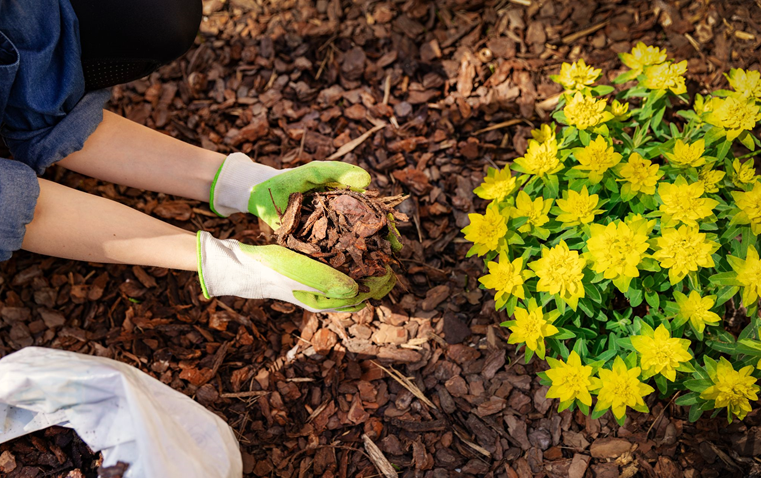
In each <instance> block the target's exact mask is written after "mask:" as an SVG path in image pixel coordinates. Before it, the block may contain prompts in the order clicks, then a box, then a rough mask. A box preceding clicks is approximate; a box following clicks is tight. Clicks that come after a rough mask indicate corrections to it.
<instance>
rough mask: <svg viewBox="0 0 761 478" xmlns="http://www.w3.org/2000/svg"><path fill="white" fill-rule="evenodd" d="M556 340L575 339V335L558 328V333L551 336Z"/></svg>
mask: <svg viewBox="0 0 761 478" xmlns="http://www.w3.org/2000/svg"><path fill="white" fill-rule="evenodd" d="M552 338H553V339H556V340H566V339H573V338H576V334H574V333H573V332H571V331H570V330H568V329H565V328H563V327H558V333H557V334H555V335H553V336H552Z"/></svg>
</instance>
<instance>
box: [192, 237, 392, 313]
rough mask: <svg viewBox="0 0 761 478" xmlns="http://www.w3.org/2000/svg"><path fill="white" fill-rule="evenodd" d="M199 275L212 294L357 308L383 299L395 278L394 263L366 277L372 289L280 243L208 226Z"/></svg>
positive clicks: (322, 308) (319, 308) (316, 308)
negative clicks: (240, 237)
mask: <svg viewBox="0 0 761 478" xmlns="http://www.w3.org/2000/svg"><path fill="white" fill-rule="evenodd" d="M198 276H199V278H200V280H201V288H202V290H203V294H204V296H205V297H206V298H207V299H208V298H211V297H216V296H222V295H234V296H238V297H243V298H246V299H277V300H282V301H285V302H290V303H291V304H294V305H298V306H299V307H303V308H304V309H307V310H309V311H311V312H356V311H358V310H362V309H363V308H364V306H365V304H364V302H365V301H366V300H368V299H371V298H372V299H381V298H382V297H384V296H385V295H386V294H388V293H389V292H390V291H391V289H393V288H394V285H395V284H396V276H395V275H394V273H393V272H391V269H388V273H387V274H386V275H385V276H383V277H372V278H370V279H367V280H365V281H363V285H364V286H365V287H366V288H367V289H369V291H368V292H362V293H359V285H358V284H357V283H356V282H355V281H354V280H353V279H352V278H350V277H349V276H347V275H345V274H343V273H341V272H339V271H337V270H336V269H333V268H332V267H330V266H328V265H326V264H323V263H322V262H318V261H316V260H314V259H310V258H309V257H307V256H305V255H302V254H299V253H298V252H294V251H291V250H290V249H286V248H284V247H281V246H275V245H269V246H249V245H246V244H241V243H240V242H238V241H236V240H233V239H228V240H224V241H222V240H219V239H215V238H214V237H212V235H211V234H209V233H208V232H202V231H201V232H199V233H198Z"/></svg>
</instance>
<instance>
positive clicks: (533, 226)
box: [462, 42, 761, 423]
mask: <svg viewBox="0 0 761 478" xmlns="http://www.w3.org/2000/svg"><path fill="white" fill-rule="evenodd" d="M620 58H621V60H622V62H623V63H624V64H625V65H627V66H628V67H629V68H630V69H631V70H630V71H628V72H625V73H623V74H622V75H619V77H618V78H616V79H615V80H614V83H616V84H621V83H624V82H626V81H630V80H635V79H636V80H637V81H638V85H637V86H636V87H634V88H633V89H631V90H629V92H628V93H627V92H624V93H623V94H617V95H616V96H617V98H619V99H621V98H627V99H632V104H633V106H632V108H633V109H632V110H631V111H630V104H629V103H627V102H624V101H619V100H618V99H613V98H608V95H609V94H610V93H612V92H613V91H614V89H613V88H612V87H610V86H607V85H600V86H596V85H595V82H596V81H597V80H598V79H599V78H600V77H601V73H602V72H601V70H599V69H596V68H594V67H592V66H590V65H587V64H586V62H585V61H584V60H583V59H580V60H578V61H576V62H574V63H563V64H562V66H561V68H560V71H559V72H558V74H557V75H552V76H551V78H552V79H553V80H554V81H555V82H557V83H559V84H560V85H562V87H563V89H564V92H563V95H562V97H561V99H560V102H559V107H558V109H557V110H556V111H555V112H554V114H553V118H554V119H555V120H556V121H558V122H559V123H561V125H562V127H561V128H557V127H556V125H555V123H552V124H543V125H541V126H539V127H538V128H537V129H534V130H532V131H531V138H530V139H529V141H528V145H527V148H526V151H525V154H523V155H522V156H520V157H518V158H516V159H514V160H513V162H512V164H511V165H509V166H505V167H504V168H501V169H500V168H496V167H495V168H488V169H487V171H486V175H485V177H484V178H483V182H482V183H481V184H480V185H479V186H478V187H476V188H475V189H474V191H473V192H474V194H475V196H477V197H478V198H480V199H483V200H485V201H489V204H488V206H487V207H486V210H485V212H484V214H477V213H474V214H469V215H468V218H469V224H468V225H467V226H466V227H465V228H464V229H463V230H462V232H463V233H464V234H465V239H466V240H467V241H469V242H471V243H472V247H471V248H470V250H469V251H468V254H467V255H468V256H473V255H478V256H486V257H485V258H484V266H485V269H484V271H485V273H484V274H482V276H481V277H480V278H479V282H480V284H481V285H482V286H483V287H484V288H487V289H490V290H493V291H494V301H495V305H496V308H497V310H503V309H505V310H506V311H507V313H508V320H507V321H506V322H503V323H502V325H503V326H505V327H507V328H509V330H510V334H509V337H508V343H509V344H515V345H518V344H522V345H525V356H526V359H527V361H528V360H530V359H531V357H533V355H537V357H539V358H540V359H545V360H546V361H547V363H548V365H549V370H547V371H546V372H542V373H540V376H541V378H542V380H543V383H544V384H545V385H549V389H548V391H547V397H548V398H557V399H559V400H560V408H561V410H562V409H565V408H568V407H572V406H574V404H576V405H578V406H579V408H580V409H581V410H582V411H583V412H584V413H588V412H589V408H590V407H591V406H592V405H593V396H597V403H596V407H595V409H594V415H595V416H600V415H601V414H602V413H604V412H605V411H606V410H608V409H610V410H611V412H612V413H613V415H614V416H615V417H616V419H617V420H618V421H619V423H623V422H622V420H623V418H624V417H625V413H626V410H627V409H633V410H638V411H647V406H646V405H645V401H644V398H645V397H646V396H647V395H649V394H651V393H652V392H653V391H654V389H653V387H651V386H650V385H648V384H646V383H644V382H645V381H647V380H649V379H651V378H654V379H655V382H656V383H657V384H658V386H659V389H660V390H661V391H662V392H663V393H665V394H668V393H673V391H674V390H681V389H683V388H685V387H686V388H689V389H690V390H692V391H693V392H694V393H692V394H690V396H688V397H684V398H683V404H691V403H695V402H698V405H697V406H699V407H700V410H704V409H705V407H706V401H711V403H710V404H709V405H713V406H714V407H715V408H722V407H726V408H727V409H728V413H729V416H730V418H731V417H733V416H734V417H739V418H743V417H744V416H745V415H746V414H747V413H748V412H749V411H750V409H751V406H750V401H755V400H757V399H758V392H759V386H758V385H756V379H755V377H754V376H753V375H752V373H756V372H754V371H753V367H744V368H740V369H739V371H737V370H735V368H734V367H733V365H732V364H731V363H730V362H728V361H727V360H725V359H724V358H722V359H721V360H720V361H719V362H718V363H716V362H713V361H712V360H711V359H710V358H708V357H707V356H706V355H705V352H704V350H705V347H703V346H698V344H695V345H696V346H695V348H694V351H695V353H696V355H695V356H693V352H692V350H691V347H692V343H691V340H693V341H694V340H698V341H702V340H704V334H706V335H707V336H708V338H709V339H713V338H714V337H717V335H716V332H717V330H718V329H719V328H721V327H722V316H721V315H720V314H721V307H723V305H722V304H724V303H725V302H727V301H728V300H730V299H731V297H732V295H733V294H739V295H741V298H742V304H743V305H744V306H745V308H746V310H748V311H749V313H751V312H752V313H753V314H755V313H756V312H757V310H758V308H757V307H758V305H759V303H758V301H759V298H760V297H761V257H759V253H758V248H757V247H758V244H757V241H758V240H759V239H761V176H759V175H758V174H757V172H756V169H755V163H754V161H755V159H754V157H755V156H757V149H756V148H757V147H759V145H761V143H759V141H758V139H757V138H754V137H753V136H752V134H751V131H752V130H753V129H754V128H755V127H756V126H757V124H758V123H759V122H760V121H761V74H760V73H759V72H758V71H745V70H741V69H732V70H731V71H730V72H729V73H728V74H727V75H726V77H727V80H728V81H729V84H730V86H731V87H732V89H733V91H725V90H719V91H716V92H714V93H713V94H712V95H709V96H706V97H705V98H704V97H703V96H700V95H697V96H696V98H695V104H694V111H693V110H686V111H683V112H679V114H680V115H681V116H682V117H683V118H684V119H685V120H686V122H684V123H683V122H674V121H673V119H672V118H673V115H671V114H668V115H664V111H667V108H669V107H670V106H673V105H674V104H676V103H677V101H676V100H678V99H679V98H674V97H673V96H669V95H683V96H682V97H681V98H683V99H684V98H686V97H687V96H686V95H684V93H686V85H685V75H686V72H687V62H686V61H672V60H670V59H668V55H667V52H666V51H665V50H663V49H660V48H658V47H653V46H647V45H645V44H643V43H641V42H640V43H638V44H637V45H636V46H635V47H634V48H633V49H632V50H631V52H628V53H624V54H621V55H620ZM629 118H632V120H631V121H629ZM734 139H738V141H739V143H742V145H744V146H745V147H746V148H747V149H749V150H750V151H751V153H749V154H746V155H745V156H740V158H739V159H735V158H734V156H735V154H736V148H735V146H739V145H733V144H732V141H733V140H734ZM508 158H509V156H508ZM501 159H502V160H504V158H501ZM500 164H501V163H500ZM730 164H731V167H730V166H729V165H730ZM730 195H731V198H732V199H730ZM479 204H480V203H479ZM653 231H656V232H655V233H654V232H653ZM737 231H739V232H737ZM732 233H735V237H733V238H730V239H728V237H729V236H731V235H732ZM720 240H721V241H722V242H721V245H720V244H719V241H720ZM729 242H732V243H731V244H729ZM738 250H739V251H741V252H736V251H738ZM732 251H735V252H732ZM730 253H734V254H736V255H729V254H730ZM715 261H716V263H715ZM727 263H728V264H729V266H727ZM730 267H731V270H729V269H730ZM711 268H713V269H714V271H709V270H705V269H711ZM666 276H668V283H664V281H665V277H666ZM669 284H670V285H669ZM614 288H615V289H614ZM616 289H617V290H616ZM619 292H620V293H619ZM622 294H623V295H622ZM711 294H715V295H711ZM739 295H738V297H739ZM622 297H623V298H625V299H627V300H629V301H630V303H631V306H632V309H633V313H631V312H630V311H627V312H626V313H625V314H624V313H621V312H620V308H619V307H613V305H614V304H616V303H617V302H616V301H618V300H621V298H622ZM735 300H737V299H735ZM639 304H646V305H647V306H648V307H647V309H646V310H647V311H646V312H642V313H641V312H640V310H642V307H640V305H639ZM736 305H737V304H736ZM567 308H570V309H573V311H574V312H571V311H569V310H568V309H567ZM577 309H578V312H576V311H577ZM717 312H718V313H717ZM608 313H610V315H611V316H610V318H609V320H608V321H607V322H606V316H607V314H608ZM638 314H639V315H638ZM613 316H615V318H614V317H613ZM707 328H708V330H707ZM574 336H576V337H577V339H576V340H577V342H576V343H575V344H574V343H573V341H568V339H569V338H572V337H574ZM582 337H583V338H582ZM719 337H720V336H719ZM759 337H761V328H760V329H759V332H758V335H757V336H754V337H753V338H752V339H753V340H756V339H757V338H759ZM582 340H583V342H581V341H582ZM569 342H570V343H569ZM740 342H743V340H738V343H740ZM757 342H758V341H757ZM572 346H573V351H571V352H570V354H569V353H568V350H569V349H571V348H572ZM605 347H607V350H606V349H605ZM601 348H602V350H600V349H601ZM758 349H759V351H761V342H758ZM632 350H633V351H632ZM624 351H625V352H624ZM552 355H554V356H555V357H558V356H559V355H562V356H563V357H567V360H565V361H564V360H560V359H559V358H555V357H553V356H552ZM728 355H732V356H734V355H733V354H732V353H731V352H730V353H728ZM760 355H761V354H760ZM545 356H546V357H545ZM701 359H704V361H703V363H704V364H705V368H703V372H700V371H698V370H697V369H696V368H699V367H700V365H699V364H697V362H698V361H700V360H701ZM743 360H745V359H743ZM755 361H756V358H754V362H753V363H755ZM758 363H759V369H761V361H759V362H758ZM706 371H708V372H706ZM688 374H694V375H692V377H691V378H692V379H694V380H692V379H691V380H688V379H689V378H690V376H689V375H688ZM709 375H710V380H709V379H708V378H706V377H708V376H709ZM698 377H699V380H698ZM669 382H675V383H673V384H670V383H669ZM696 383H698V384H700V385H696ZM698 397H699V398H698ZM677 404H680V403H679V402H677ZM694 411H695V409H693V411H692V412H691V413H690V416H691V418H692V417H693V415H694Z"/></svg>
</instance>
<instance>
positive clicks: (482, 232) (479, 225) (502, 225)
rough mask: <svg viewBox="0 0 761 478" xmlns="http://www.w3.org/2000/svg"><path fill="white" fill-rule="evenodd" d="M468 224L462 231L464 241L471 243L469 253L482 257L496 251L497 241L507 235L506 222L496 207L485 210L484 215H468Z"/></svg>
mask: <svg viewBox="0 0 761 478" xmlns="http://www.w3.org/2000/svg"><path fill="white" fill-rule="evenodd" d="M468 219H469V220H470V224H469V225H467V226H465V227H464V228H463V230H462V232H463V234H465V239H466V240H468V241H470V242H472V243H473V247H472V248H471V250H470V252H469V254H470V253H473V254H478V255H479V256H483V255H484V254H486V253H487V252H489V251H496V250H497V247H498V246H499V240H500V239H502V238H503V237H505V234H507V221H506V220H505V217H504V216H503V215H502V214H500V213H499V211H498V210H497V208H496V207H488V208H486V214H485V215H483V216H482V215H481V214H468Z"/></svg>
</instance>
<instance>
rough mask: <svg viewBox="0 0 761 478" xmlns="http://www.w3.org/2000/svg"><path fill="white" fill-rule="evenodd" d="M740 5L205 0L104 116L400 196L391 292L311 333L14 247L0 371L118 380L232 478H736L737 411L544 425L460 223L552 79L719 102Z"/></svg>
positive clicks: (144, 206) (548, 95) (321, 320)
mask: <svg viewBox="0 0 761 478" xmlns="http://www.w3.org/2000/svg"><path fill="white" fill-rule="evenodd" d="M756 3H757V2H756ZM756 3H754V2H751V1H715V2H710V3H708V2H702V1H692V2H690V1H681V2H665V1H661V0H659V1H655V2H651V1H630V2H624V1H606V2H599V3H595V2H576V1H572V0H566V1H560V0H546V1H536V0H509V1H508V0H499V1H498V0H490V1H475V0H473V1H468V0H458V1H455V0H439V1H436V2H423V1H398V2H350V1H343V2H341V1H339V0H316V1H313V0H299V1H280V2H258V1H255V0H230V1H229V2H223V1H222V0H208V1H206V2H205V7H204V8H205V13H206V15H207V17H206V18H205V20H204V22H203V24H202V26H201V34H200V35H199V38H198V41H197V43H196V47H194V48H193V49H192V50H191V51H190V52H189V53H188V54H187V55H185V56H184V57H183V58H182V59H181V60H179V61H177V62H176V63H174V64H173V65H170V66H167V67H165V68H162V69H161V70H159V71H158V72H157V73H154V74H153V75H152V76H151V77H150V78H149V79H146V80H142V81H137V82H134V83H132V84H129V85H125V86H122V87H116V88H114V91H113V99H112V102H111V108H112V109H113V110H114V111H116V112H118V113H120V114H123V115H125V116H127V117H128V118H131V119H133V120H135V121H137V122H138V123H142V124H146V125H148V126H150V127H152V128H156V129H159V130H161V131H164V132H166V133H167V134H169V135H172V136H175V137H177V138H179V139H182V140H184V141H188V142H191V143H194V144H199V145H202V146H204V147H206V148H209V149H213V150H217V151H220V152H224V153H228V152H233V151H242V152H244V153H246V154H249V155H250V156H251V157H253V158H255V159H256V160H257V161H259V162H262V163H265V164H269V165H272V166H275V167H293V166H297V165H299V164H304V163H306V162H308V161H310V160H323V159H326V158H327V157H329V156H330V155H331V154H334V153H335V152H337V151H339V152H343V153H345V154H343V156H342V157H341V160H342V161H346V162H350V163H353V164H358V165H360V166H362V167H363V168H365V169H367V170H368V171H370V172H371V174H372V176H373V184H372V186H371V187H372V188H373V189H376V190H379V191H380V192H381V194H382V195H384V196H395V195H400V194H409V195H410V199H408V200H407V201H405V202H404V203H402V204H400V205H399V206H398V210H399V211H400V212H401V213H403V214H406V215H407V216H408V217H409V219H410V220H409V222H406V223H399V230H400V232H401V234H402V236H403V239H402V241H403V243H404V245H405V248H404V250H403V251H402V253H401V255H400V261H401V263H402V264H403V266H404V268H405V269H406V272H405V273H404V274H399V285H398V286H397V287H396V289H395V290H394V291H393V292H392V293H391V295H390V296H389V297H387V298H386V299H384V300H383V301H382V303H380V304H375V305H374V306H372V307H368V308H367V309H365V310H364V311H362V312H359V313H356V314H327V315H317V314H310V313H305V312H303V311H302V310H300V309H297V308H296V307H294V306H292V305H290V304H285V303H278V302H274V301H256V300H242V299H235V298H223V299H213V300H211V301H205V300H204V299H203V297H202V294H201V290H200V286H199V284H198V281H197V278H196V275H195V274H193V273H185V272H175V271H167V270H163V269H155V268H154V269H149V268H142V267H128V266H119V265H101V264H86V263H78V262H71V261H64V260H58V259H51V258H45V257H40V256H35V255H32V254H27V253H18V254H16V255H15V256H14V258H13V259H12V260H11V261H9V262H7V263H4V264H2V266H0V356H2V355H4V354H7V353H10V352H12V351H14V350H17V349H19V348H22V347H25V346H30V345H38V346H46V347H54V348H62V349H67V350H72V351H77V352H83V353H89V354H96V355H100V356H106V357H111V358H115V359H118V360H121V361H123V362H126V363H129V364H132V365H134V366H136V367H139V368H140V369H141V370H143V371H145V372H147V373H149V374H151V375H153V376H154V377H156V378H158V379H159V380H161V381H162V382H164V383H166V384H169V385H170V386H172V387H173V388H174V389H176V390H178V391H180V392H182V393H185V394H187V395H188V396H191V397H193V398H195V399H196V400H197V401H198V402H199V403H201V404H202V405H204V406H206V407H208V408H209V409H210V410H213V411H215V412H216V413H218V414H220V415H221V416H224V417H226V419H227V421H228V423H229V424H230V426H231V427H232V428H233V429H234V430H235V433H236V434H237V436H238V438H239V440H240V443H241V447H242V451H243V456H244V462H245V474H246V476H247V477H253V476H268V477H269V476H276V477H309V476H322V477H326V478H329V477H334V476H337V477H341V478H344V477H375V476H379V471H378V469H377V468H376V464H375V463H377V466H383V465H384V463H383V460H387V461H388V462H390V464H391V465H392V468H391V469H392V470H393V469H396V470H397V472H398V474H399V475H400V476H404V477H418V476H420V477H426V478H443V477H448V476H464V477H468V476H471V477H499V478H503V477H509V478H515V477H520V478H530V477H533V476H537V477H540V476H550V477H570V478H581V477H584V476H586V477H599V478H602V477H605V478H614V477H618V476H625V477H630V476H643V477H656V476H657V477H666V478H672V477H687V478H694V477H706V478H710V477H718V476H722V477H741V476H748V475H753V476H755V475H754V474H756V475H757V474H758V470H759V468H758V461H757V460H756V458H755V457H756V456H759V455H760V454H761V428H759V424H761V415H760V414H759V413H758V411H757V410H756V411H754V412H752V413H750V414H749V415H748V417H747V418H746V419H745V421H744V422H734V423H733V424H731V425H727V422H726V418H724V416H723V414H722V416H720V417H719V418H716V419H714V420H709V419H702V420H700V421H698V422H697V423H695V424H690V423H689V422H688V421H687V412H686V410H685V409H684V408H682V407H678V406H675V405H674V404H673V403H671V402H668V401H660V400H658V398H657V397H656V396H654V395H653V396H651V397H650V399H649V402H648V403H649V405H650V409H651V413H650V414H648V415H645V414H638V413H630V414H629V419H628V420H627V423H626V426H625V427H619V426H617V425H616V423H615V421H614V420H613V419H612V418H611V417H610V416H609V415H605V416H603V417H602V418H600V419H597V420H592V419H590V418H587V417H584V416H583V415H581V414H580V413H571V412H568V411H566V412H564V413H560V414H558V413H557V412H556V409H557V404H556V403H554V402H553V401H552V400H547V399H545V398H544V394H545V392H546V389H545V388H544V387H541V386H540V385H539V383H538V380H537V378H536V372H538V371H539V370H540V369H541V367H542V366H541V365H539V364H537V362H536V361H531V362H530V363H529V364H528V365H525V364H524V363H523V357H520V356H518V357H516V353H515V349H514V346H508V345H506V337H507V333H506V330H505V329H503V328H500V327H499V323H500V322H502V321H503V320H505V319H506V317H505V316H504V313H496V312H495V311H494V301H493V298H492V297H491V296H490V294H488V293H485V292H484V291H482V290H480V289H479V288H478V282H477V278H478V276H479V273H480V271H481V264H480V261H479V260H478V259H477V258H471V259H466V258H465V253H466V251H467V249H468V247H469V246H468V244H466V243H465V242H464V240H463V239H462V238H461V237H460V235H459V230H460V229H461V228H462V227H463V226H465V225H466V224H467V214H468V213H469V212H473V211H475V210H481V209H482V208H483V206H484V204H483V203H482V202H481V200H479V199H477V198H476V197H475V196H474V195H473V193H472V191H473V188H474V187H475V186H477V185H478V184H479V183H480V182H481V181H482V178H483V176H484V174H485V170H486V167H487V166H494V165H499V166H504V165H506V164H508V163H509V162H510V161H511V160H512V159H513V158H515V157H517V156H519V155H521V154H522V153H523V152H524V151H525V149H526V146H527V137H530V135H529V131H530V129H531V128H532V126H536V125H538V124H540V123H541V121H543V120H545V119H546V118H547V115H548V113H549V112H550V111H551V110H552V108H553V107H554V100H553V97H555V95H556V94H557V93H558V92H559V91H560V89H559V87H558V86H557V85H556V84H554V83H552V82H551V81H550V80H549V78H548V75H549V74H551V73H554V72H556V71H557V69H558V68H559V65H560V63H562V62H563V61H573V60H575V59H577V58H579V57H584V58H585V59H586V60H587V62H588V63H590V64H592V65H594V66H595V67H598V68H602V69H603V71H604V79H603V81H608V80H610V79H611V78H613V77H615V76H616V75H617V74H618V73H619V72H620V68H621V66H620V64H619V63H618V61H617V53H619V52H623V51H627V50H629V49H630V48H631V47H632V46H633V45H634V43H636V42H637V41H643V42H645V43H648V44H655V45H660V46H664V47H666V48H667V49H668V51H669V52H670V54H671V55H672V56H673V57H675V58H676V59H679V60H681V59H687V60H688V61H689V73H688V76H689V81H688V89H689V92H690V93H691V94H692V93H696V92H705V91H708V90H712V89H716V88H717V87H720V86H722V85H725V83H726V80H725V79H724V77H723V73H725V72H727V71H728V70H729V68H731V67H743V68H751V69H758V68H759V51H761V50H759V48H758V47H759V45H761V8H759V6H758V5H757V4H756ZM368 132H370V134H366V133H368ZM363 135H365V139H364V141H362V142H361V144H357V143H359V141H358V140H357V139H358V138H360V137H362V136H363ZM352 141H354V143H352ZM342 147H343V149H342ZM349 149H350V151H348V152H347V150H349ZM48 177H50V178H53V179H55V180H57V181H60V182H61V183H63V184H66V185H69V186H71V187H76V188H79V189H81V190H84V191H87V192H90V193H93V194H97V195H100V196H103V197H107V198H110V199H114V200H117V201H119V202H122V203H124V204H127V205H129V206H131V207H134V208H136V209H138V210H140V211H143V212H146V213H148V214H152V215H154V216H156V217H159V218H162V219H164V220H167V221H170V222H172V223H174V224H177V225H178V226H180V227H183V228H186V229H188V230H192V231H196V230H198V229H204V230H207V231H210V232H212V233H213V234H214V235H215V236H216V237H219V238H222V239H225V238H235V239H239V240H242V241H245V242H248V243H256V244H263V243H273V242H275V240H276V239H275V236H274V234H273V232H272V231H271V230H269V229H268V228H267V227H266V225H264V224H263V223H261V222H260V221H258V220H257V219H256V218H254V217H252V216H245V215H240V214H239V215H234V216H233V217H231V218H229V219H219V218H217V217H216V216H215V215H214V214H212V213H211V212H210V211H209V209H208V206H207V205H206V204H202V203H200V202H197V201H188V200H185V199H182V198H174V197H168V196H166V195H163V194H155V193H146V192H144V191H138V190H135V189H130V188H125V187H122V186H116V185H112V184H107V183H103V182H100V181H96V180H93V179H89V178H85V177H82V176H80V175H77V174H74V173H71V172H67V171H64V170H63V169H60V168H58V169H55V168H54V169H52V170H51V171H50V172H49V173H48ZM755 405H756V407H755V408H757V409H758V404H755ZM373 443H375V444H377V449H376V448H373ZM12 446H16V445H15V444H14V445H12ZM386 466H388V464H386ZM31 476H42V474H40V475H31Z"/></svg>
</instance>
